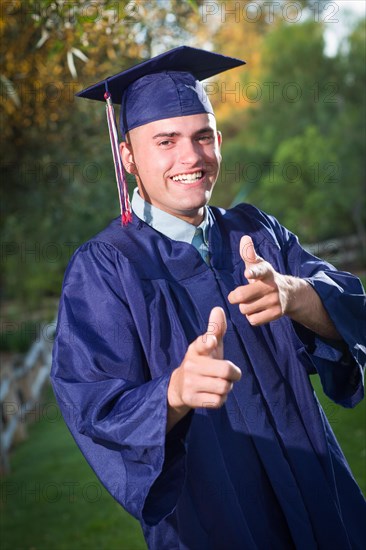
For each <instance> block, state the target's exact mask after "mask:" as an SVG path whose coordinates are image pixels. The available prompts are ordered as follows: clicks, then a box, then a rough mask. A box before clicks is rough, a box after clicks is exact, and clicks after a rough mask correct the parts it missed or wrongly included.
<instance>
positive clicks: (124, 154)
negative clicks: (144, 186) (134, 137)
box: [119, 141, 137, 175]
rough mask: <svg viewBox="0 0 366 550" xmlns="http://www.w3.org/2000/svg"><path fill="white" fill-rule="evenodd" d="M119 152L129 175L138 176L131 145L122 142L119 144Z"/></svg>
mask: <svg viewBox="0 0 366 550" xmlns="http://www.w3.org/2000/svg"><path fill="white" fill-rule="evenodd" d="M119 151H120V153H121V159H122V163H123V166H124V167H125V169H126V170H127V172H128V173H129V174H133V175H136V174H137V168H136V165H135V161H134V158H133V152H132V148H131V144H130V143H127V142H126V141H122V142H121V143H120V144H119Z"/></svg>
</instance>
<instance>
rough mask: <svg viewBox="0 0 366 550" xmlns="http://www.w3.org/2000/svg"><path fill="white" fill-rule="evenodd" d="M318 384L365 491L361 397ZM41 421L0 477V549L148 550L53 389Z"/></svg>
mask: <svg viewBox="0 0 366 550" xmlns="http://www.w3.org/2000/svg"><path fill="white" fill-rule="evenodd" d="M314 380H315V381H314V386H315V388H316V390H317V393H318V395H319V398H320V400H321V402H322V405H323V407H324V410H325V411H326V413H327V416H328V419H329V421H330V423H331V425H332V428H333V430H334V432H335V433H336V436H337V438H338V440H339V442H340V443H341V446H342V449H343V451H344V453H345V455H346V457H347V459H348V461H349V463H350V465H351V468H352V470H353V472H354V475H355V477H356V479H357V481H358V483H359V484H360V486H361V489H362V490H363V492H364V493H365V492H366V472H365V458H366V446H365V441H366V433H365V411H366V403H365V402H363V403H362V404H360V405H359V406H358V407H356V409H353V410H348V409H342V408H341V407H338V406H337V405H335V404H334V403H332V402H331V401H330V400H328V399H327V398H326V397H324V395H323V394H322V392H321V390H320V384H319V381H318V379H317V378H314ZM39 413H40V414H39V416H40V420H39V421H38V422H37V423H35V424H34V425H32V426H31V428H30V437H29V439H28V440H27V441H25V442H24V443H22V444H21V445H20V446H19V447H17V449H16V450H15V451H14V452H13V454H12V457H11V465H12V473H10V474H9V475H8V476H6V477H5V478H4V479H3V481H2V484H1V502H0V505H1V512H2V513H1V518H2V519H1V524H0V527H1V532H0V533H1V550H117V549H118V550H146V544H145V542H144V539H143V536H142V532H141V529H140V526H139V524H138V522H137V521H136V520H135V519H134V518H132V517H131V516H130V515H129V514H127V513H126V512H125V511H124V510H123V509H122V508H121V507H120V506H119V505H118V504H117V503H116V502H115V501H114V500H113V499H112V497H110V496H109V494H108V493H107V492H106V491H105V490H104V488H103V487H102V486H101V485H100V483H99V482H98V481H97V479H96V477H95V476H94V474H93V472H92V470H91V469H90V467H89V466H88V465H87V463H86V462H85V460H84V459H83V458H82V456H81V454H80V451H79V450H78V448H77V447H76V444H75V443H74V441H73V439H72V437H71V435H70V434H69V432H68V430H67V428H66V426H65V424H64V422H63V420H62V419H61V416H60V414H59V412H58V409H57V408H56V405H55V404H54V400H53V397H52V394H51V390H48V392H47V394H46V396H45V399H44V405H43V406H42V405H41V406H40V407H39Z"/></svg>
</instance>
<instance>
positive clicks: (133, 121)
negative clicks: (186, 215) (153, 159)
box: [76, 46, 245, 225]
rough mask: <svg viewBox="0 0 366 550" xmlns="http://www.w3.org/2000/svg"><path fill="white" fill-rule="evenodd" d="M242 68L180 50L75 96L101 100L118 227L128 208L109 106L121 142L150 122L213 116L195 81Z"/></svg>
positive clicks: (236, 63)
mask: <svg viewBox="0 0 366 550" xmlns="http://www.w3.org/2000/svg"><path fill="white" fill-rule="evenodd" d="M244 64H245V62H244V61H242V60H240V59H236V58H233V57H227V56H225V55H221V54H218V53H212V52H208V51H205V50H201V49H198V48H191V47H189V46H180V47H178V48H174V49H172V50H169V51H167V52H165V53H162V54H161V55H158V56H156V57H153V58H152V59H149V60H147V61H143V62H142V63H139V64H138V65H135V66H133V67H131V68H129V69H127V70H125V71H123V72H120V73H118V74H116V75H114V76H110V77H108V78H106V79H105V80H102V81H101V82H98V83H97V84H94V85H93V86H90V87H89V88H86V89H85V90H82V91H81V92H79V93H78V94H76V95H77V96H79V97H83V98H86V99H93V100H96V101H104V100H105V101H106V102H107V106H106V110H107V119H108V127H109V134H110V138H111V146H112V153H113V160H114V165H115V171H116V178H117V187H118V192H119V198H120V205H121V216H122V223H123V225H125V224H126V223H128V221H129V220H130V219H131V206H130V202H129V198H128V193H127V185H126V178H125V175H124V171H123V165H122V161H121V158H120V154H119V147H118V134H117V127H116V123H115V116H114V109H113V103H115V104H120V105H121V112H120V129H121V134H122V137H123V139H125V135H126V133H127V132H128V131H129V130H132V129H133V128H137V127H138V126H142V125H144V124H148V123H149V122H154V121H156V120H162V119H165V118H174V117H180V116H188V115H195V114H200V113H212V114H213V109H212V106H211V103H210V101H209V99H208V97H207V94H206V92H205V90H204V88H203V86H202V84H201V82H200V81H201V80H204V79H206V78H209V77H210V76H214V75H216V74H219V73H221V72H223V71H227V70H228V69H232V68H234V67H238V66H240V65H244Z"/></svg>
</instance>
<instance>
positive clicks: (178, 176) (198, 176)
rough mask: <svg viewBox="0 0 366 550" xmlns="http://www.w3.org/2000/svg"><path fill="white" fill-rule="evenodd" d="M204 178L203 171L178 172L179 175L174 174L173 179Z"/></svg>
mask: <svg viewBox="0 0 366 550" xmlns="http://www.w3.org/2000/svg"><path fill="white" fill-rule="evenodd" d="M200 178H202V171H201V170H200V171H199V172H194V173H193V174H178V175H177V176H173V177H172V180H173V181H189V182H191V181H196V180H199V179H200Z"/></svg>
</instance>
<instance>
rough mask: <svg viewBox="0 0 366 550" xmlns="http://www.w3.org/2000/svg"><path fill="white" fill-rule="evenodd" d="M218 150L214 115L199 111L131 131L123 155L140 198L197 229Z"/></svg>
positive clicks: (211, 184)
mask: <svg viewBox="0 0 366 550" xmlns="http://www.w3.org/2000/svg"><path fill="white" fill-rule="evenodd" d="M220 146H221V134H220V133H219V132H217V130H216V121H215V118H214V116H213V115H210V114H206V113H203V114H199V115H190V116H184V117H175V118H168V119H165V120H158V121H155V122H151V123H149V124H145V125H144V126H140V127H139V128H134V129H133V130H131V131H130V132H129V143H122V144H121V153H122V160H123V163H124V166H125V167H126V169H127V170H128V171H129V172H130V173H132V174H134V175H135V176H136V181H137V185H138V188H139V193H140V195H141V197H142V198H143V199H145V200H146V201H147V202H149V203H151V204H153V205H154V206H156V207H157V208H160V209H161V210H164V211H165V212H168V213H169V214H172V215H174V216H177V217H178V218H182V219H183V220H185V221H188V222H189V223H193V224H194V225H198V224H199V223H201V221H202V219H203V214H204V206H205V205H206V204H207V202H208V201H209V199H210V197H211V194H212V190H213V187H214V185H215V182H216V180H217V176H218V173H219V169H220V162H221V155H220Z"/></svg>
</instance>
